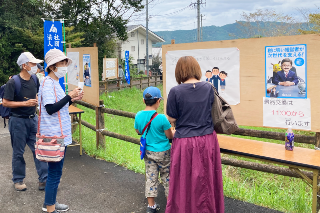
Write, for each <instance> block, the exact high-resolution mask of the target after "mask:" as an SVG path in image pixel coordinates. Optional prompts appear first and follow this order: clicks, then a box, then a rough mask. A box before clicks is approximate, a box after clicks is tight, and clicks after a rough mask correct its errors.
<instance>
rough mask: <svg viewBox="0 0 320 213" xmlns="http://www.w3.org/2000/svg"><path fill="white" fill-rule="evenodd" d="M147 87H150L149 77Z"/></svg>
mask: <svg viewBox="0 0 320 213" xmlns="http://www.w3.org/2000/svg"><path fill="white" fill-rule="evenodd" d="M148 87H150V76H148Z"/></svg>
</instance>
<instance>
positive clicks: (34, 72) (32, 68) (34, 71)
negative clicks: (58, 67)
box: [27, 65, 38, 75]
mask: <svg viewBox="0 0 320 213" xmlns="http://www.w3.org/2000/svg"><path fill="white" fill-rule="evenodd" d="M27 66H28V67H30V66H29V65H27ZM30 68H31V70H30V71H28V70H27V72H28V73H29V75H34V74H36V73H37V71H38V67H37V66H34V67H30Z"/></svg>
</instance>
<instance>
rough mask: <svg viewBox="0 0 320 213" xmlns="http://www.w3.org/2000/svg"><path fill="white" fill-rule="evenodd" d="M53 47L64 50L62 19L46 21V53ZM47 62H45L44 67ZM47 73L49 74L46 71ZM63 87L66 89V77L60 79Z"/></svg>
mask: <svg viewBox="0 0 320 213" xmlns="http://www.w3.org/2000/svg"><path fill="white" fill-rule="evenodd" d="M51 49H58V50H61V51H62V52H63V37H62V23H61V22H60V21H45V22H44V55H46V54H47V52H48V51H49V50H51ZM46 67H47V64H46V63H44V68H46ZM46 75H48V74H47V73H46ZM59 83H60V85H61V87H62V89H63V90H64V91H65V86H64V78H60V79H59Z"/></svg>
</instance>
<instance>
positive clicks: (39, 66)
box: [37, 64, 44, 72]
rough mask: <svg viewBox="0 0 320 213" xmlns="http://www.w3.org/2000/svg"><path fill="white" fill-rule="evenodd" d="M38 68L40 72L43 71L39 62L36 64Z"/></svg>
mask: <svg viewBox="0 0 320 213" xmlns="http://www.w3.org/2000/svg"><path fill="white" fill-rule="evenodd" d="M37 67H38V69H40V72H42V71H44V69H43V66H41V65H40V64H37Z"/></svg>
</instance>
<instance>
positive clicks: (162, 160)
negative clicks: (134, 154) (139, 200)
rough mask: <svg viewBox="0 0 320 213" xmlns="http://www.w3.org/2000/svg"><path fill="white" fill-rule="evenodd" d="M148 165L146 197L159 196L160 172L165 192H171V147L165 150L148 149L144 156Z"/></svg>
mask: <svg viewBox="0 0 320 213" xmlns="http://www.w3.org/2000/svg"><path fill="white" fill-rule="evenodd" d="M144 162H145V165H146V190H145V195H146V197H157V195H158V185H159V180H158V177H159V173H160V178H161V181H162V184H163V186H164V189H165V194H166V196H168V193H169V169H170V149H169V150H167V151H164V152H152V151H146V155H145V157H144Z"/></svg>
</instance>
